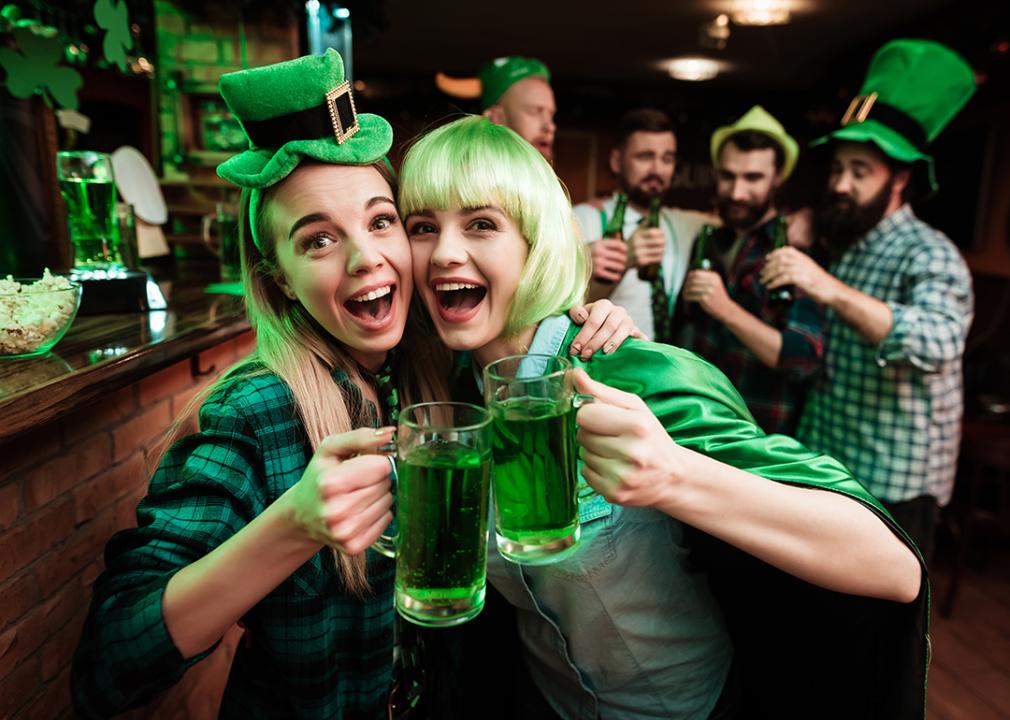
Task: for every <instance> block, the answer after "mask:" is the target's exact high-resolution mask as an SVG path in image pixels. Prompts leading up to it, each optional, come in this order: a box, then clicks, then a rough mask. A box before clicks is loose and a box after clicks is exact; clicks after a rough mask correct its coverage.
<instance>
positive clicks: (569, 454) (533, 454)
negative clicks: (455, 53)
mask: <svg viewBox="0 0 1010 720" xmlns="http://www.w3.org/2000/svg"><path fill="white" fill-rule="evenodd" d="M489 409H490V410H491V419H492V428H493V432H492V447H493V451H494V483H493V487H494V497H495V520H496V529H497V540H498V548H499V551H500V552H501V553H502V555H504V556H505V557H507V558H509V559H511V560H517V561H521V562H524V563H527V564H536V563H539V562H555V561H557V560H560V559H561V558H562V557H565V556H567V553H566V552H565V550H566V549H574V548H575V547H576V543H577V542H578V539H579V521H578V518H579V514H578V498H577V481H578V451H577V449H576V446H575V432H574V429H575V410H574V407H573V406H572V403H571V401H565V402H560V403H559V402H557V401H555V400H549V399H538V398H529V397H513V398H509V399H507V400H504V401H501V402H495V403H492V405H491V407H490V408H489Z"/></svg>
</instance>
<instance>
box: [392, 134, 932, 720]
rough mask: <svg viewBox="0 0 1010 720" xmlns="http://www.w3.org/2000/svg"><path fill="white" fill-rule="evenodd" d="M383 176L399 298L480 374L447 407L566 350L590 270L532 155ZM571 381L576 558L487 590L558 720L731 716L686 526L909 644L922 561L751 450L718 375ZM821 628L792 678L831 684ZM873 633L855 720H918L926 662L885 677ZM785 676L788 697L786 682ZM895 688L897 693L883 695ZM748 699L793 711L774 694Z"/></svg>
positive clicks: (463, 140)
mask: <svg viewBox="0 0 1010 720" xmlns="http://www.w3.org/2000/svg"><path fill="white" fill-rule="evenodd" d="M400 180H401V185H400V195H399V204H400V210H401V213H402V215H403V218H404V224H405V226H406V229H407V234H408V237H409V239H410V244H411V253H412V255H413V263H414V284H415V287H416V289H417V291H418V293H419V295H420V296H421V298H422V299H423V301H424V303H425V305H426V306H427V307H428V310H429V313H430V315H431V317H432V319H433V322H434V324H435V327H436V329H437V331H438V334H439V336H440V337H441V338H442V340H443V341H444V342H445V343H446V344H447V345H448V346H449V347H450V348H452V349H453V350H456V351H466V352H467V353H469V357H470V358H471V359H472V361H473V363H474V364H475V365H474V369H475V372H472V373H471V372H465V373H462V374H461V377H463V378H466V381H463V382H460V384H459V385H458V386H457V387H456V388H455V392H456V394H457V396H458V397H460V399H467V400H470V401H476V402H479V401H480V400H479V398H480V393H479V390H478V388H477V384H478V382H477V381H476V380H475V376H476V370H478V369H479V368H480V367H482V366H486V365H487V364H488V363H491V362H493V361H495V360H497V359H499V358H502V357H504V356H508V355H512V354H515V353H521V352H534V353H547V354H557V353H559V352H561V351H562V349H563V348H564V347H565V345H566V343H568V342H570V340H571V338H572V336H573V334H574V328H572V327H571V323H570V322H569V320H568V319H567V317H566V316H565V315H564V314H563V313H564V312H565V311H566V309H567V308H568V307H569V306H571V305H572V303H574V302H576V301H577V300H578V298H580V297H581V296H582V293H583V292H584V290H585V286H586V283H587V281H588V278H589V266H588V264H587V262H586V258H585V250H584V245H583V243H582V242H581V239H580V238H579V236H578V232H577V230H576V229H575V224H574V222H573V217H572V210H571V207H570V204H569V201H568V198H567V196H566V193H565V191H564V188H563V187H562V185H561V183H560V181H559V180H558V178H557V177H556V175H555V174H554V172H553V170H552V169H551V167H550V165H549V164H548V163H547V162H546V161H545V160H544V159H543V158H542V157H541V156H540V155H539V154H538V153H537V152H536V150H535V149H534V148H533V147H532V146H530V145H529V144H528V143H526V142H524V141H523V140H522V139H521V138H520V137H519V136H518V135H516V134H515V133H513V132H512V131H511V130H509V129H507V128H504V127H501V126H497V125H494V124H492V123H491V122H489V121H488V120H486V119H484V118H479V117H467V118H463V119H460V120H457V121H455V122H452V123H450V124H448V125H446V126H443V127H441V128H438V129H436V130H434V131H432V132H431V133H429V134H428V135H426V136H425V137H423V138H422V139H421V140H420V141H418V142H417V143H416V144H415V145H414V146H413V147H412V148H411V149H410V151H409V152H408V154H407V156H406V158H405V160H404V165H403V168H402V173H401V177H400ZM449 282H451V283H456V284H459V283H464V284H466V285H469V286H472V287H476V288H477V290H470V289H468V290H462V291H461V290H454V289H453V288H451V287H446V283H449ZM457 295H458V296H460V297H457ZM576 365H577V366H578V367H579V368H580V369H578V370H577V371H576V373H577V380H576V387H577V388H578V389H579V390H580V391H581V392H584V393H589V394H592V395H594V396H595V397H596V400H597V402H595V403H592V404H589V405H585V406H583V407H582V408H581V409H580V410H579V411H578V416H577V420H578V423H579V426H580V429H579V432H578V441H579V444H580V445H581V457H582V460H583V461H584V470H583V474H584V477H585V478H586V480H587V481H588V482H589V483H590V484H591V485H592V486H593V487H594V488H595V489H596V490H597V491H598V493H599V496H597V497H595V498H593V499H592V500H589V501H584V502H583V503H582V504H581V506H580V510H579V513H580V517H581V520H582V533H583V534H582V546H581V548H580V549H579V552H578V553H576V554H575V555H574V556H572V557H570V558H567V559H565V560H562V561H560V562H557V563H555V564H553V565H546V566H539V567H531V566H520V565H516V564H512V563H508V562H506V561H504V560H503V559H502V558H501V557H498V556H497V553H488V578H489V579H490V580H491V582H492V584H493V585H494V586H495V587H496V588H497V589H498V590H499V591H500V592H501V593H502V594H503V595H505V596H506V598H508V600H509V601H510V602H511V603H512V604H513V605H515V607H516V612H517V617H518V621H519V634H520V636H521V638H522V640H523V644H524V647H525V651H526V652H525V660H526V663H527V665H528V667H529V668H530V670H531V673H532V675H533V677H534V680H535V682H536V684H537V686H538V687H539V688H540V690H541V691H542V692H543V694H544V695H545V696H546V697H547V698H548V700H549V702H550V703H551V705H552V706H553V707H554V709H555V710H556V711H557V712H558V713H559V714H560V715H561V716H562V717H566V718H600V719H602V720H609V719H610V718H621V719H622V720H626V719H628V718H658V717H662V718H706V717H710V716H712V713H713V711H714V710H715V712H716V713H722V712H723V711H724V710H726V708H725V705H726V704H727V703H729V702H730V701H729V700H728V697H723V698H722V699H721V700H720V696H721V695H722V694H723V693H724V692H725V693H727V694H728V693H729V690H727V687H728V686H727V684H726V680H727V677H728V674H729V671H730V666H731V663H732V657H733V653H734V650H733V647H732V645H731V641H730V637H729V635H728V633H727V629H726V627H725V626H724V624H723V619H722V616H721V614H720V612H719V611H718V609H717V608H716V606H715V602H714V600H713V598H712V596H711V595H710V593H709V589H708V586H707V583H706V580H705V578H704V575H703V574H701V573H699V572H698V571H697V568H696V567H694V566H693V564H692V563H691V562H689V560H688V552H689V548H688V545H687V543H686V542H685V534H686V526H688V525H691V526H693V527H694V528H697V529H698V530H700V531H702V532H704V533H707V534H709V535H711V536H713V537H714V538H718V539H719V540H721V541H724V542H725V543H727V544H729V545H731V546H734V547H735V548H739V549H740V550H742V551H744V552H745V553H747V554H748V555H749V556H756V557H757V558H759V559H760V560H762V561H764V563H766V564H767V567H768V568H769V570H770V571H771V572H775V573H778V572H779V571H784V572H783V573H781V574H784V575H787V576H788V577H790V579H791V580H793V581H794V582H795V583H797V584H799V585H802V586H803V587H804V588H809V589H811V590H820V589H821V588H826V589H827V590H825V591H824V592H831V593H832V594H833V595H834V596H837V597H843V598H849V597H850V596H865V597H853V598H852V599H853V601H854V602H855V603H861V602H866V603H870V602H871V601H870V600H868V599H867V598H875V599H877V600H874V601H872V602H876V603H879V606H880V608H882V609H881V611H880V614H881V616H882V617H884V618H885V619H886V622H888V623H890V622H892V621H893V622H894V623H896V624H899V625H901V628H902V629H903V630H905V629H909V628H910V634H911V635H912V636H916V635H917V633H918V635H917V638H918V639H919V640H921V632H922V627H923V626H922V625H921V624H920V623H921V622H922V618H923V613H924V611H925V606H926V596H927V591H926V584H925V582H924V575H923V571H924V569H923V567H922V565H921V562H920V560H919V558H918V556H917V554H916V552H915V550H914V549H913V547H912V546H911V543H910V542H909V541H908V540H907V537H906V536H905V535H904V533H903V532H902V531H901V530H900V529H899V528H898V527H897V526H896V525H895V524H894V523H893V522H892V521H891V520H890V518H889V516H888V515H887V514H886V512H884V511H883V510H882V508H881V507H880V505H879V503H878V502H877V501H876V500H875V499H874V498H873V497H872V496H870V495H869V493H867V492H866V490H865V489H864V488H863V487H862V486H861V485H860V484H859V483H858V482H857V481H856V480H855V479H854V478H853V477H852V476H851V475H850V474H849V473H848V471H847V470H846V469H845V468H844V467H843V466H842V465H841V464H840V463H838V462H837V461H836V460H834V459H833V458H830V457H827V456H824V455H818V454H816V453H813V452H810V451H809V450H807V449H806V448H805V447H803V446H802V445H800V444H799V443H798V442H796V441H795V440H793V439H791V438H788V437H785V436H782V435H773V436H766V435H765V434H764V433H763V432H762V431H761V430H760V429H759V428H758V427H757V426H756V425H755V424H754V422H753V420H752V418H751V416H750V414H749V413H748V411H747V410H746V407H745V405H744V403H743V401H742V399H741V398H740V396H739V394H738V393H737V392H736V390H734V389H733V387H732V386H731V385H730V384H729V382H728V381H727V380H726V378H725V376H723V375H722V374H721V373H719V372H718V370H716V369H715V368H714V367H712V366H711V365H709V364H708V363H705V362H704V361H702V360H700V359H699V358H697V357H696V356H694V355H692V354H690V353H687V352H686V351H683V350H681V349H679V348H675V347H671V346H668V345H659V344H655V343H650V342H646V341H635V340H632V341H629V342H628V343H625V344H624V345H622V346H621V347H620V348H618V349H617V350H616V351H614V352H612V353H609V354H605V355H596V356H594V357H593V358H592V359H591V360H589V361H588V362H585V361H581V360H576ZM769 481H775V482H769ZM825 491H826V492H825ZM766 587H770V586H763V585H761V584H755V585H753V586H750V587H748V588H746V589H744V590H743V591H742V592H745V593H750V594H761V593H762V592H764V591H765V590H766ZM801 596H802V595H801ZM794 597H796V596H794ZM806 597H810V593H809V592H808V593H807V594H806ZM782 602H783V603H784V604H783V605H782V606H780V607H779V608H776V610H777V611H778V613H777V614H778V615H788V614H789V613H791V612H792V611H793V608H791V607H790V606H789V605H788V604H785V603H787V601H786V600H783V601H782ZM837 607H838V608H839V609H842V610H843V611H844V610H845V609H846V608H850V607H851V604H845V603H841V604H840V605H838V606H837ZM875 607H876V606H875ZM819 619H820V621H821V623H822V625H825V624H826V625H827V628H828V631H827V632H828V636H820V637H819V638H818V641H820V642H823V644H822V645H817V646H815V649H814V651H813V652H814V653H816V654H812V655H807V656H804V657H797V658H792V660H793V662H794V663H796V664H797V665H807V666H813V667H814V668H816V667H818V665H820V666H821V667H832V666H831V653H832V652H833V644H835V643H837V642H838V640H837V639H836V638H833V637H831V634H832V633H833V629H834V628H839V627H842V625H841V621H840V620H838V619H837V618H835V617H821V618H819ZM774 621H775V618H773V617H767V618H752V619H751V622H774ZM825 621H827V623H825ZM822 629H823V628H822ZM886 637H887V639H886V640H882V641H878V642H877V643H876V644H875V645H873V646H872V647H866V648H864V652H865V657H864V661H865V663H866V664H867V665H872V666H873V667H874V668H876V666H877V665H878V664H882V665H883V669H882V670H881V677H882V678H883V682H882V683H881V685H879V686H876V685H875V686H873V687H872V688H871V690H872V691H874V692H876V691H878V690H879V691H880V692H879V695H874V696H873V697H872V703H874V705H873V712H870V713H869V714H862V715H851V716H850V717H857V716H858V717H882V718H883V717H888V718H896V717H916V716H917V714H918V716H921V713H922V708H923V697H924V696H923V693H924V671H925V668H924V662H923V656H921V655H920V656H918V657H913V658H912V659H911V661H910V662H911V666H909V667H901V668H892V667H890V662H891V661H892V660H894V661H896V662H898V663H899V664H902V663H905V660H904V659H901V658H902V656H901V653H902V652H903V651H904V650H905V647H904V646H901V647H898V648H897V649H895V648H894V647H891V646H890V645H889V644H888V643H890V635H886ZM842 640H843V641H844V638H843V639H842ZM490 646H491V647H493V645H490ZM752 659H753V658H752ZM743 672H746V669H745V668H741V673H743ZM782 672H783V676H784V677H786V682H787V684H786V685H785V688H784V691H785V692H790V691H791V690H793V688H790V687H789V686H788V681H789V680H788V678H789V677H790V673H791V672H792V671H791V670H790V669H788V668H786V667H783V668H782ZM905 673H907V674H908V675H910V676H912V677H911V680H909V681H908V682H903V684H902V686H901V687H888V685H887V682H888V681H889V680H890V679H893V678H898V677H899V676H900V677H903V676H904V674H905ZM832 679H833V680H837V679H838V676H833V678H832ZM836 689H837V688H836ZM765 690H766V691H767V692H771V693H779V694H778V698H779V701H780V702H779V704H778V707H780V708H788V707H789V704H788V702H784V701H785V700H786V698H784V697H782V695H781V693H780V691H781V690H783V688H781V687H780V686H778V685H776V686H772V687H768V688H765ZM796 690H797V693H796V694H797V695H801V696H804V697H805V695H803V689H802V688H797V689H796ZM846 691H847V692H848V694H850V695H853V694H854V695H856V696H857V698H858V695H859V694H858V692H857V693H852V692H849V688H848V687H847V688H846ZM909 698H911V700H910V701H909ZM837 699H838V698H827V697H825V698H820V699H819V703H820V704H819V705H818V706H810V707H807V708H805V711H806V714H804V715H803V716H804V717H836V716H837V714H836V713H835V711H834V708H832V707H831V703H832V702H834V701H835V700H837ZM863 700H864V702H865V700H866V699H865V698H863ZM748 701H749V699H745V700H744V702H745V703H746V702H748ZM843 706H844V707H852V705H851V704H848V705H846V704H845V703H844V702H842V703H841V704H840V705H839V707H843ZM770 707H773V708H774V707H776V706H775V705H774V704H773V705H771V706H770ZM744 710H745V711H747V712H755V711H756V710H755V706H750V705H745V707H744ZM878 713H879V714H878ZM720 716H724V715H720ZM755 716H758V715H755ZM776 716H777V717H795V716H797V715H793V714H790V713H789V712H788V711H786V712H785V714H778V715H776Z"/></svg>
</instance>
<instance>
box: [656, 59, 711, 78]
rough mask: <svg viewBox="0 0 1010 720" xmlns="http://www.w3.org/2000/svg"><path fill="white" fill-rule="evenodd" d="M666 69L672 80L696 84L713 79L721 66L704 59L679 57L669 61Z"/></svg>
mask: <svg viewBox="0 0 1010 720" xmlns="http://www.w3.org/2000/svg"><path fill="white" fill-rule="evenodd" d="M667 69H668V70H669V72H670V77H672V78H676V79H677V80H689V81H692V82H698V81H701V80H711V79H712V78H714V77H715V76H716V75H718V74H719V70H721V69H722V64H721V63H720V62H719V61H718V60H712V59H711V58H705V57H679V58H674V59H673V60H670V62H669V63H668V64H667Z"/></svg>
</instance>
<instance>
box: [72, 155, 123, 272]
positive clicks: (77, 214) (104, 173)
mask: <svg viewBox="0 0 1010 720" xmlns="http://www.w3.org/2000/svg"><path fill="white" fill-rule="evenodd" d="M56 177H57V179H58V180H59V184H60V194H61V195H62V196H63V201H64V202H65V203H66V205H67V230H68V231H69V233H70V242H71V244H73V246H74V265H75V266H76V267H79V268H94V269H99V268H106V269H111V268H123V267H125V266H124V265H123V254H122V250H121V248H120V237H119V218H118V216H117V214H116V182H115V178H114V176H113V173H112V158H110V157H109V156H108V155H106V154H105V153H100V152H91V151H83V152H58V153H56Z"/></svg>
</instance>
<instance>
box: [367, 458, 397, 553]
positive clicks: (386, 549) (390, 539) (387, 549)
mask: <svg viewBox="0 0 1010 720" xmlns="http://www.w3.org/2000/svg"><path fill="white" fill-rule="evenodd" d="M391 444H392V445H393V451H394V452H395V449H396V444H395V443H391ZM388 447H389V446H388V445H384V446H383V447H382V448H380V451H381V450H386V449H388ZM386 459H387V460H389V481H390V483H392V485H393V507H392V511H393V522H391V523H390V524H389V527H393V526H394V525H395V524H396V459H395V458H394V457H393V455H389V454H387V455H386ZM388 530H389V528H388V527H387V528H386V531H387V532H388ZM398 534H399V533H397V535H398ZM397 535H387V534H386V533H385V532H384V533H382V534H381V535H379V537H378V539H377V540H376V541H375V542H374V543H372V549H373V550H375V552H377V553H379V554H380V555H385V556H386V557H388V558H395V557H396V537H397Z"/></svg>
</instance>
